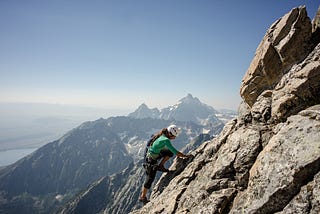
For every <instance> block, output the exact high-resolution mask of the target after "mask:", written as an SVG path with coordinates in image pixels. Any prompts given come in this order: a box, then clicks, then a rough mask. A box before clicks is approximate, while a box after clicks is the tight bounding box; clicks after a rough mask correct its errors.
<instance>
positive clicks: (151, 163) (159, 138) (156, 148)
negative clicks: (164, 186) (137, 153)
mask: <svg viewBox="0 0 320 214" xmlns="http://www.w3.org/2000/svg"><path fill="white" fill-rule="evenodd" d="M180 132H181V129H180V128H178V127H177V126H176V125H170V126H169V127H167V128H163V129H162V130H161V131H160V132H158V133H157V134H155V135H153V137H152V139H151V145H150V147H149V148H148V151H147V154H146V157H145V163H144V168H145V169H146V174H147V178H146V181H145V183H144V185H143V187H142V191H141V195H140V197H139V201H141V202H143V203H144V204H146V203H148V202H149V201H148V199H147V197H146V195H147V192H148V190H149V189H150V187H151V184H152V182H153V181H154V179H155V177H156V173H157V171H162V172H169V170H168V169H166V168H165V167H164V164H165V163H166V162H167V161H168V160H169V159H170V158H171V157H172V156H173V155H177V157H182V158H190V157H193V156H192V155H191V154H189V155H185V154H183V153H181V152H179V151H178V150H177V149H175V148H174V147H173V146H172V144H171V141H170V140H174V139H175V138H176V137H177V136H178V135H179V134H180ZM161 159H162V160H161ZM159 160H161V161H160V163H159V164H158V161H159Z"/></svg>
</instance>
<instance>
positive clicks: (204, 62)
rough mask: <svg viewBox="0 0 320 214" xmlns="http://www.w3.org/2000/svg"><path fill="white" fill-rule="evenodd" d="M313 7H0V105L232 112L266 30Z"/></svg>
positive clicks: (97, 2) (151, 2)
mask: <svg viewBox="0 0 320 214" xmlns="http://www.w3.org/2000/svg"><path fill="white" fill-rule="evenodd" d="M299 5H306V6H307V12H308V15H309V17H310V18H311V19H312V18H313V17H314V15H315V13H316V10H317V9H318V6H319V5H320V2H319V1H316V0H308V1H297V0H292V1H291V0H282V1H279V0H277V1H276V0H268V1H265V0H263V1H262V0H261V1H248V0H247V1H246V0H243V1H231V0H224V1H214V0H112V1H111V0H105V1H103V0H90V1H89V0H88V1H84V0H37V1H35V0H28V1H22V0H20V1H19V0H2V1H0V29H1V33H0V75H1V78H0V102H2V103H5V102H28V103H53V104H67V105H79V106H90V107H100V108H113V109H114V108H119V109H128V110H129V112H130V111H132V110H134V109H135V108H136V107H137V106H138V105H140V104H141V103H146V104H147V105H148V106H149V107H158V108H163V107H166V106H169V105H173V104H175V103H176V102H177V101H178V100H179V99H181V98H182V97H184V96H186V95H187V94H188V93H191V94H192V95H193V96H195V97H198V98H199V99H200V100H201V101H202V102H205V103H207V104H209V105H211V106H213V107H214V108H229V109H237V107H238V105H239V103H240V95H239V88H240V85H241V80H242V77H243V76H244V74H245V72H246V70H247V68H248V66H249V64H250V62H251V60H252V58H253V56H254V53H255V50H256V48H257V46H258V44H259V43H260V41H261V40H262V38H263V36H264V34H265V33H266V31H267V29H268V28H269V26H270V25H271V24H272V23H273V22H274V21H276V20H277V19H278V18H280V17H282V16H283V15H284V14H286V13H287V12H289V11H290V10H291V9H292V8H293V7H297V6H299Z"/></svg>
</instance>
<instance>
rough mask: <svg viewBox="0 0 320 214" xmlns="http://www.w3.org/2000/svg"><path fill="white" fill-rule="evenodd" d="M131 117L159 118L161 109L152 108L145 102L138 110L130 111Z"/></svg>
mask: <svg viewBox="0 0 320 214" xmlns="http://www.w3.org/2000/svg"><path fill="white" fill-rule="evenodd" d="M128 116H129V117H133V118H137V119H142V118H158V117H159V110H158V109H157V108H154V109H150V108H149V107H148V106H147V105H146V104H145V103H142V104H141V105H140V106H139V107H138V108H137V110H135V111H134V112H132V113H130V114H129V115H128Z"/></svg>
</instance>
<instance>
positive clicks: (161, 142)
mask: <svg viewBox="0 0 320 214" xmlns="http://www.w3.org/2000/svg"><path fill="white" fill-rule="evenodd" d="M165 147H166V148H168V149H169V150H170V151H171V152H172V153H173V154H175V155H176V154H177V153H178V150H176V148H174V147H173V146H172V144H171V142H170V140H169V139H168V138H167V137H166V136H164V135H161V136H160V137H159V138H158V139H157V140H155V141H154V142H153V144H152V146H151V147H150V148H149V152H150V153H151V154H159V153H160V151H161V150H162V149H164V148H165Z"/></svg>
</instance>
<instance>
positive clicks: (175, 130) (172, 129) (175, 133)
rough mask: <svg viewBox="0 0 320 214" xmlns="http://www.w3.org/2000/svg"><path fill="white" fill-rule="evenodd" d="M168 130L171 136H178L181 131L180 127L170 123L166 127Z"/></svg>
mask: <svg viewBox="0 0 320 214" xmlns="http://www.w3.org/2000/svg"><path fill="white" fill-rule="evenodd" d="M167 130H168V132H170V134H172V135H173V136H176V137H177V136H178V135H179V134H180V133H181V129H180V128H178V127H177V126H176V125H170V126H168V128H167Z"/></svg>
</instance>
